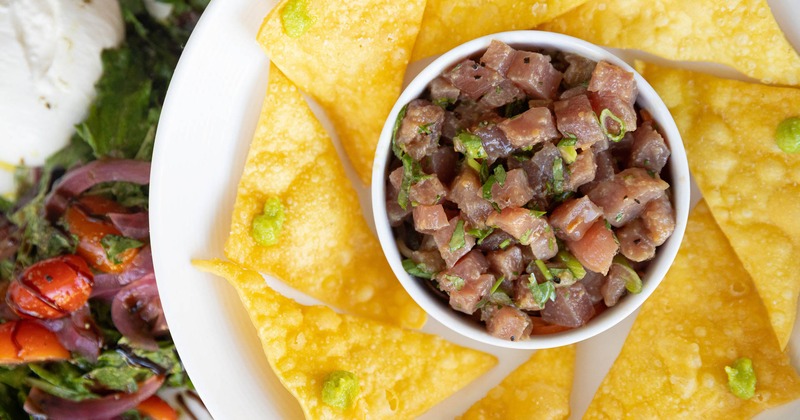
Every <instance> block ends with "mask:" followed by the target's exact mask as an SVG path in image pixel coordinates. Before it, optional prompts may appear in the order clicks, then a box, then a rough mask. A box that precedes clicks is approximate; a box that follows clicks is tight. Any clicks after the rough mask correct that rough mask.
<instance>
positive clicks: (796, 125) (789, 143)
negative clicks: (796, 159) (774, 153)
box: [775, 117, 800, 153]
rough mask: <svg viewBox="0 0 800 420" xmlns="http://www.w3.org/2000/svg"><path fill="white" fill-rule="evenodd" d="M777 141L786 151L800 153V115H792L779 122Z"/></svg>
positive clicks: (776, 133) (776, 134)
mask: <svg viewBox="0 0 800 420" xmlns="http://www.w3.org/2000/svg"><path fill="white" fill-rule="evenodd" d="M775 143H777V144H778V147H779V148H780V149H781V150H783V151H784V152H786V153H800V117H790V118H787V119H785V120H783V121H781V123H780V124H778V130H777V131H776V132H775Z"/></svg>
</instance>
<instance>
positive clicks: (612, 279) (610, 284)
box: [600, 264, 627, 308]
mask: <svg viewBox="0 0 800 420" xmlns="http://www.w3.org/2000/svg"><path fill="white" fill-rule="evenodd" d="M626 277H627V273H626V272H625V268H623V267H622V266H621V265H619V264H613V265H612V266H611V269H610V270H609V271H608V275H607V276H606V279H605V281H604V282H603V285H602V286H601V287H600V293H601V294H602V295H603V302H604V303H605V304H606V306H608V307H609V308H610V307H612V306H614V305H616V304H617V302H619V299H620V298H621V297H622V296H624V295H625V292H626V290H625V278H626Z"/></svg>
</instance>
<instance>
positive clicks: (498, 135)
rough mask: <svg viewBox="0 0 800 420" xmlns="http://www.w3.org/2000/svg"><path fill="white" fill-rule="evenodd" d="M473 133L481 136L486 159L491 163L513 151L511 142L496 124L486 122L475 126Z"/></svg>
mask: <svg viewBox="0 0 800 420" xmlns="http://www.w3.org/2000/svg"><path fill="white" fill-rule="evenodd" d="M473 134H475V135H476V136H478V137H480V138H481V143H482V144H483V150H485V151H486V161H487V162H488V163H489V164H491V163H494V161H496V160H497V159H500V158H504V157H508V156H509V155H510V154H511V152H513V151H514V147H513V146H511V142H510V141H508V138H506V135H505V133H503V130H501V129H500V128H499V127H498V126H497V124H488V125H484V126H482V127H477V128H475V129H474V130H473Z"/></svg>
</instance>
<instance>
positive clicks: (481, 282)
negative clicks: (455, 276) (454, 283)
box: [450, 274, 495, 315]
mask: <svg viewBox="0 0 800 420" xmlns="http://www.w3.org/2000/svg"><path fill="white" fill-rule="evenodd" d="M494 280H495V279H494V276H493V275H491V274H482V275H480V276H479V277H478V278H477V279H475V280H467V281H465V283H464V287H462V288H461V289H459V290H455V291H453V292H450V307H452V308H453V309H455V310H457V311H460V312H463V313H465V314H469V315H472V314H473V313H474V312H475V310H477V309H478V303H480V301H481V300H482V299H483V298H484V297H486V296H487V295H488V294H489V291H490V290H491V289H492V285H494Z"/></svg>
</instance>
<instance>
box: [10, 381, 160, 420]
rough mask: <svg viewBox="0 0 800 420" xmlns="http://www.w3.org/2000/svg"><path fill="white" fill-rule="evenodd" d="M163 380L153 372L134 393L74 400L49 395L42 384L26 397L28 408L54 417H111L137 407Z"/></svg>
mask: <svg viewBox="0 0 800 420" xmlns="http://www.w3.org/2000/svg"><path fill="white" fill-rule="evenodd" d="M163 383H164V376H162V375H157V376H152V377H150V378H148V379H146V380H145V381H143V382H142V383H140V384H139V389H138V390H137V391H136V392H133V393H130V394H129V393H124V392H118V393H115V394H112V395H108V396H105V397H102V398H94V399H89V400H83V401H71V400H67V399H64V398H60V397H56V396H54V395H50V394H48V393H46V392H44V391H42V390H40V389H39V388H35V387H34V388H31V392H30V393H29V394H28V399H27V400H25V412H27V413H28V414H30V415H32V416H34V417H37V416H42V417H44V418H47V419H51V420H59V419H85V420H96V419H109V418H112V417H114V416H118V415H120V414H122V413H124V412H126V411H128V410H130V409H133V408H135V407H136V406H137V405H139V404H140V403H141V402H142V401H144V400H146V399H148V398H150V397H151V396H152V395H153V394H155V393H156V391H158V388H160V387H161V384H163Z"/></svg>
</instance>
